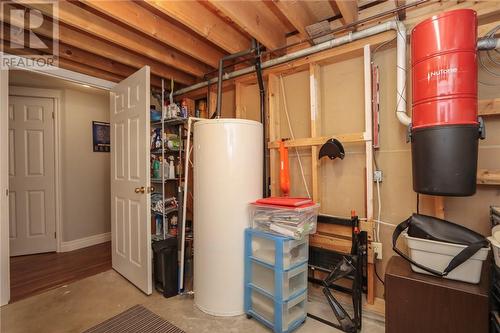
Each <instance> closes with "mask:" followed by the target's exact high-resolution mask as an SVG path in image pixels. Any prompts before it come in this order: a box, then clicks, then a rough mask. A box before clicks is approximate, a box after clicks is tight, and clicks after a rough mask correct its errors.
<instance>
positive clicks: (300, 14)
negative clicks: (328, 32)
mask: <svg viewBox="0 0 500 333" xmlns="http://www.w3.org/2000/svg"><path fill="white" fill-rule="evenodd" d="M274 4H275V5H276V7H278V9H279V10H280V11H281V12H282V13H283V15H285V16H286V18H287V19H288V20H289V21H290V23H292V25H293V26H294V27H295V29H297V31H298V32H299V33H300V35H301V37H302V38H307V37H308V34H307V31H306V27H307V26H308V25H311V24H313V23H316V20H315V18H314V17H313V16H312V15H311V13H310V12H309V10H308V8H307V7H306V6H305V4H304V3H303V2H302V1H300V0H294V1H288V0H277V1H275V2H274Z"/></svg>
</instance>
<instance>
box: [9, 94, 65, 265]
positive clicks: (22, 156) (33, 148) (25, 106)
mask: <svg viewBox="0 0 500 333" xmlns="http://www.w3.org/2000/svg"><path fill="white" fill-rule="evenodd" d="M53 112H54V100H53V99H52V98H41V97H25V96H9V155H10V156H9V212H10V214H9V237H10V255H11V256H17V255H25V254H34V253H42V252H51V251H55V250H56V246H57V245H56V235H55V232H56V206H55V161H54V118H53Z"/></svg>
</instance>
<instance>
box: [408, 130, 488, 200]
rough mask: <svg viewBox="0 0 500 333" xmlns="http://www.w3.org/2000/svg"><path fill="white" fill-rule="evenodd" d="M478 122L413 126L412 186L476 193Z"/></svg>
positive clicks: (427, 190)
mask: <svg viewBox="0 0 500 333" xmlns="http://www.w3.org/2000/svg"><path fill="white" fill-rule="evenodd" d="M478 139H479V126H478V125H448V126H434V127H428V128H421V129H413V130H412V134H411V155H412V167H413V190H414V191H415V192H418V193H422V194H429V195H440V196H470V195H473V194H474V193H476V177H477V153H478Z"/></svg>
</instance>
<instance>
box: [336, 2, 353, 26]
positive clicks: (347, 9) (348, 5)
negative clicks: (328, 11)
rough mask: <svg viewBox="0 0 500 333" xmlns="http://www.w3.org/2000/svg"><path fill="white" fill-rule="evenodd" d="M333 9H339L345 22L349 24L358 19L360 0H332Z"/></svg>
mask: <svg viewBox="0 0 500 333" xmlns="http://www.w3.org/2000/svg"><path fill="white" fill-rule="evenodd" d="M330 4H331V6H332V9H333V10H334V11H336V10H337V9H338V10H339V11H340V14H342V18H343V23H344V24H349V23H352V22H355V21H357V20H358V1H356V0H330Z"/></svg>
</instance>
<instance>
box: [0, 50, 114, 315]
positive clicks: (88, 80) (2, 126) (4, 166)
mask: <svg viewBox="0 0 500 333" xmlns="http://www.w3.org/2000/svg"><path fill="white" fill-rule="evenodd" d="M2 55H3V54H2ZM6 55H7V54H6ZM18 58H23V57H18ZM23 59H24V58H23ZM15 63H20V62H19V61H18V62H15ZM11 69H21V70H27V71H29V72H35V73H38V74H45V75H48V76H52V77H57V78H60V79H62V80H67V81H72V82H76V83H80V84H88V85H90V86H93V87H96V88H101V89H104V90H110V89H111V88H113V87H114V86H115V85H116V83H115V82H112V81H108V80H103V79H100V78H97V77H93V76H90V75H86V74H82V73H78V72H74V71H71V70H67V69H63V68H58V67H53V66H48V67H47V68H46V69H37V70H34V69H28V68H22V67H13V68H11ZM0 101H1V102H0V306H2V305H5V304H7V303H9V300H10V250H9V243H10V242H9V197H8V195H6V191H7V190H8V188H9V175H8V167H9V143H8V138H9V121H8V120H9V69H8V68H0ZM56 200H57V198H56ZM59 234H60V235H61V233H59Z"/></svg>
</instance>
